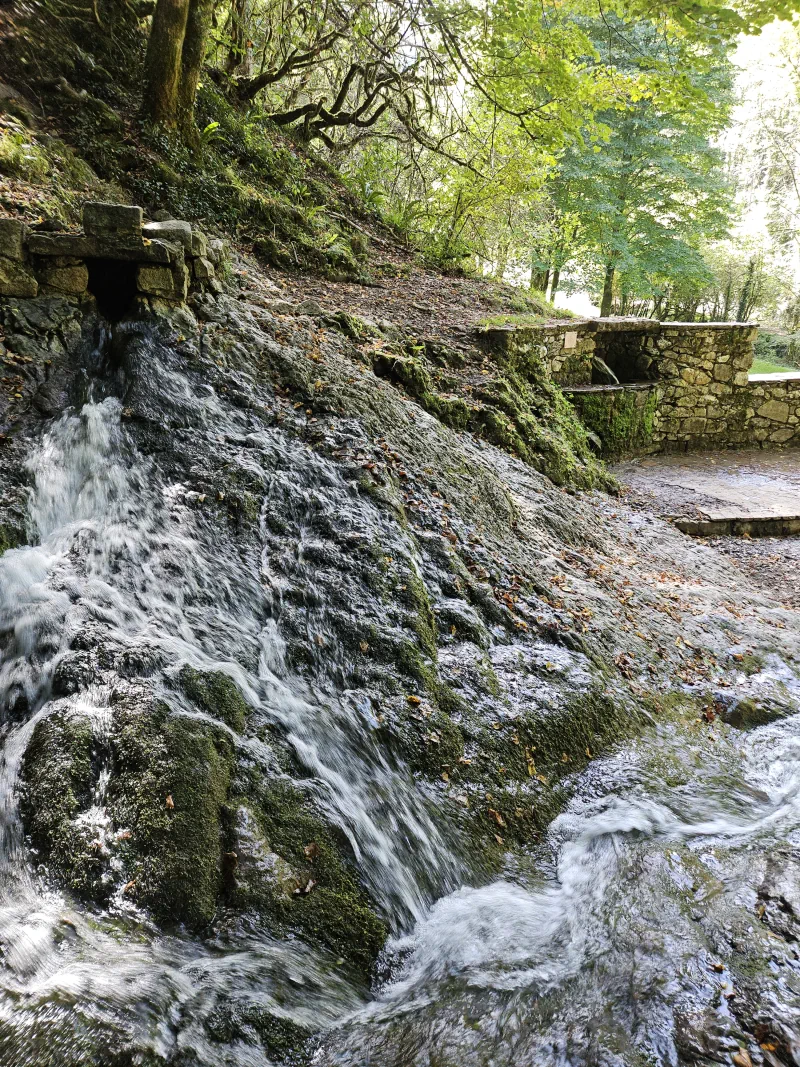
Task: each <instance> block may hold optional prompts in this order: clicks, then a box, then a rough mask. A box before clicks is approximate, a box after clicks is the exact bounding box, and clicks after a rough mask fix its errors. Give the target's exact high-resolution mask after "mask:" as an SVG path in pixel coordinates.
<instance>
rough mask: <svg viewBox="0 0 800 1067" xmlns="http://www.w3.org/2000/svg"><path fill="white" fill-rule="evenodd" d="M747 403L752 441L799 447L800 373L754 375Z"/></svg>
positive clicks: (746, 415) (750, 439)
mask: <svg viewBox="0 0 800 1067" xmlns="http://www.w3.org/2000/svg"><path fill="white" fill-rule="evenodd" d="M747 403H748V407H747V410H746V413H745V418H746V422H747V428H748V440H749V441H757V442H758V443H759V444H761V445H800V372H793V373H787V374H753V375H751V376H750V380H749V382H748V388H747Z"/></svg>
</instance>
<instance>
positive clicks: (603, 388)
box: [561, 382, 659, 393]
mask: <svg viewBox="0 0 800 1067" xmlns="http://www.w3.org/2000/svg"><path fill="white" fill-rule="evenodd" d="M658 385H659V383H658V382H623V383H622V384H621V385H562V386H561V392H562V393H637V392H638V393H641V392H644V391H645V390H646V389H656V388H658Z"/></svg>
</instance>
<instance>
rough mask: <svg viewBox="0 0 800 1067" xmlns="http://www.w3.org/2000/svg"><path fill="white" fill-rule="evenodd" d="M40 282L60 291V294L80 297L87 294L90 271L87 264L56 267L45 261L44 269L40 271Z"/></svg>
mask: <svg viewBox="0 0 800 1067" xmlns="http://www.w3.org/2000/svg"><path fill="white" fill-rule="evenodd" d="M39 282H40V283H41V284H42V285H46V286H47V287H48V289H56V290H58V292H59V293H66V294H67V295H69V296H80V295H81V294H82V293H85V292H86V287H87V285H88V284H89V271H88V269H87V267H86V264H85V263H79V264H72V265H70V266H55V265H51V264H48V263H47V261H45V266H44V268H43V269H42V270H41V271H39Z"/></svg>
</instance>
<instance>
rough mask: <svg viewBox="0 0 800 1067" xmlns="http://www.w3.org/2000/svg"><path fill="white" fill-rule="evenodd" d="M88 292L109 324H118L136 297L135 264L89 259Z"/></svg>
mask: <svg viewBox="0 0 800 1067" xmlns="http://www.w3.org/2000/svg"><path fill="white" fill-rule="evenodd" d="M86 265H87V267H88V268H89V292H90V293H91V294H92V296H94V298H95V300H96V301H97V309H98V311H99V312H100V314H101V315H102V316H103V318H105V319H108V320H109V322H119V320H120V319H122V318H124V317H125V315H126V314H128V312H129V311H130V310H131V307H132V305H133V301H134V298H135V296H136V264H135V263H128V262H126V261H124V260H119V259H89V260H87V261H86Z"/></svg>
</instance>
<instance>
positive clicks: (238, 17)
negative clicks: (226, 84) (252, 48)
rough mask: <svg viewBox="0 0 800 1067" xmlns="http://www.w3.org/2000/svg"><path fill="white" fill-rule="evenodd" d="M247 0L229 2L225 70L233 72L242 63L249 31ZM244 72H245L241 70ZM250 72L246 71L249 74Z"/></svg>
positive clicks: (229, 72)
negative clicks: (229, 41)
mask: <svg viewBox="0 0 800 1067" xmlns="http://www.w3.org/2000/svg"><path fill="white" fill-rule="evenodd" d="M247 16H248V13H247V0H233V3H232V4H231V34H230V38H231V46H230V48H229V49H228V55H227V57H226V59H225V70H226V71H227V72H228V74H233V73H234V72H235V71H236V70H237V69H238V68H239V67H241V65H242V61H243V59H244V56H245V48H246V46H247V38H248V36H249V33H250V25H249V19H248V17H247ZM242 73H243V74H244V73H245V72H244V71H242ZM250 73H251V72H250V71H248V72H247V74H248V76H249V74H250Z"/></svg>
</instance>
